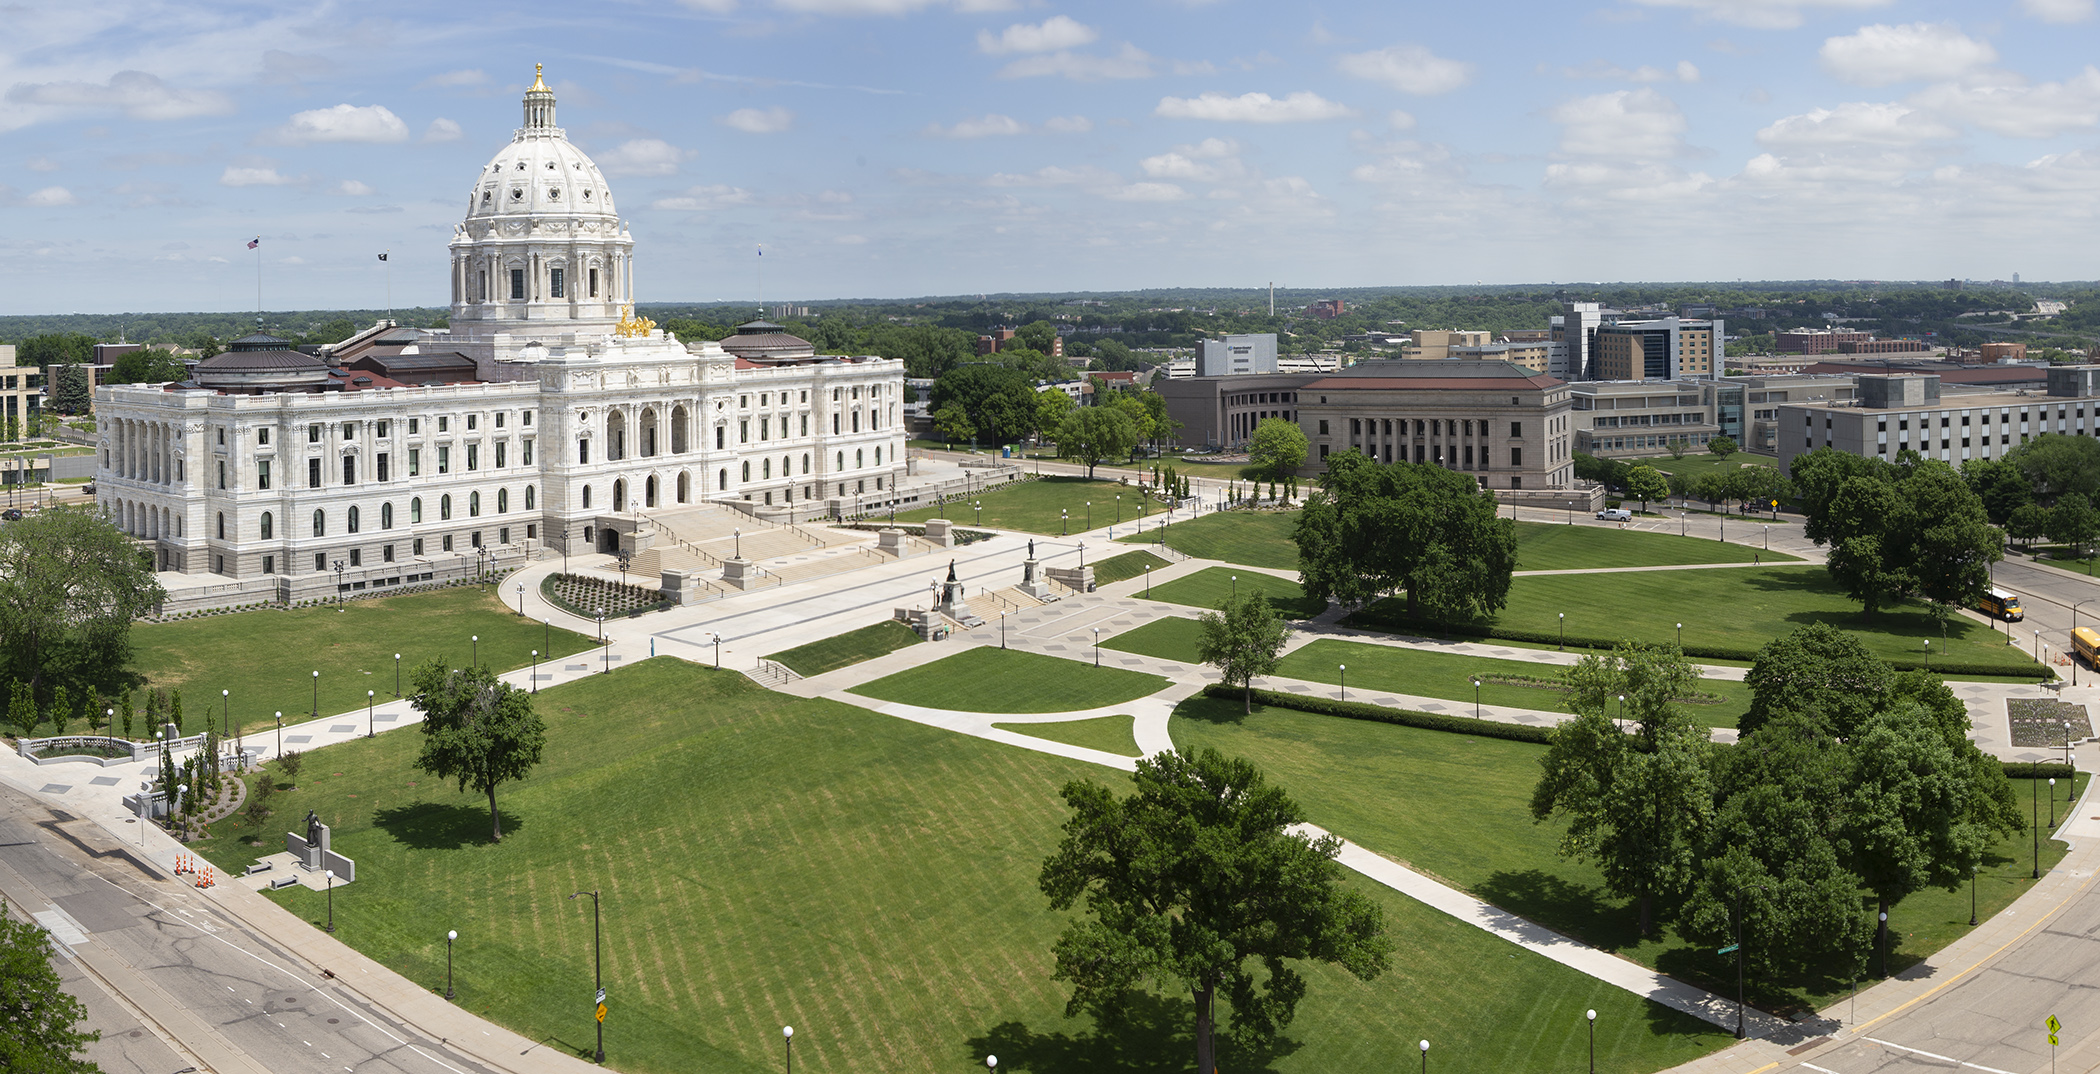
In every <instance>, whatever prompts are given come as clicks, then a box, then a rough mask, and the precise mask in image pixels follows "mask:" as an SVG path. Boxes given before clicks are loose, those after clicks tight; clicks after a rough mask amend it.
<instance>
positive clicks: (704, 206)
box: [649, 183, 752, 212]
mask: <svg viewBox="0 0 2100 1074" xmlns="http://www.w3.org/2000/svg"><path fill="white" fill-rule="evenodd" d="M751 200H752V199H751V192H750V191H748V190H745V189H744V188H743V187H740V186H725V185H723V184H721V183H713V184H709V185H707V186H696V187H692V188H691V189H689V190H687V191H685V192H684V193H682V194H677V195H674V196H672V197H668V198H658V199H656V200H655V201H653V202H651V203H650V206H649V207H650V208H652V209H665V210H669V211H672V212H704V211H706V210H708V209H720V208H723V207H725V206H729V205H748V204H750V203H751Z"/></svg>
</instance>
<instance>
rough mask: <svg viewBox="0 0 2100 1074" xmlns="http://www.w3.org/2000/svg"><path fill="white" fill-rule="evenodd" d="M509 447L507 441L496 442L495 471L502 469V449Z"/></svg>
mask: <svg viewBox="0 0 2100 1074" xmlns="http://www.w3.org/2000/svg"><path fill="white" fill-rule="evenodd" d="M509 446H510V442H509V441H507V440H498V441H496V469H498V470H501V469H503V456H504V454H505V452H504V450H503V449H504V448H507V447H509Z"/></svg>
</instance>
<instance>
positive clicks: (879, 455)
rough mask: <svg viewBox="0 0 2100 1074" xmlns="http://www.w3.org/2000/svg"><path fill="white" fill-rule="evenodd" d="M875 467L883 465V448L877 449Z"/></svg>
mask: <svg viewBox="0 0 2100 1074" xmlns="http://www.w3.org/2000/svg"><path fill="white" fill-rule="evenodd" d="M875 465H877V466H881V465H882V449H881V448H876V449H875Z"/></svg>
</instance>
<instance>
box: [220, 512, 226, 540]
mask: <svg viewBox="0 0 2100 1074" xmlns="http://www.w3.org/2000/svg"><path fill="white" fill-rule="evenodd" d="M225 539H226V512H224V511H221V512H219V540H222V541H223V540H225Z"/></svg>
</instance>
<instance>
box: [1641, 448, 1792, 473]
mask: <svg viewBox="0 0 2100 1074" xmlns="http://www.w3.org/2000/svg"><path fill="white" fill-rule="evenodd" d="M1625 461H1626V462H1628V463H1630V464H1632V465H1635V466H1652V467H1654V468H1655V469H1657V470H1660V471H1662V472H1663V473H1666V474H1683V475H1684V476H1685V478H1686V479H1687V480H1691V481H1697V480H1699V475H1701V474H1706V473H1712V472H1714V471H1716V470H1724V471H1732V470H1739V469H1741V468H1743V467H1745V466H1752V465H1755V466H1770V467H1773V468H1774V469H1777V468H1779V459H1778V457H1777V456H1773V455H1753V454H1751V453H1750V452H1747V451H1738V452H1736V453H1735V454H1733V455H1729V456H1727V457H1726V458H1723V457H1721V456H1719V455H1716V454H1714V453H1713V452H1711V451H1707V450H1706V449H1704V448H1701V449H1699V450H1696V451H1687V452H1685V453H1684V458H1681V459H1673V458H1671V457H1670V456H1669V455H1668V454H1663V455H1660V456H1651V457H1649V458H1645V459H1627V460H1625ZM1782 472H1784V471H1782Z"/></svg>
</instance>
